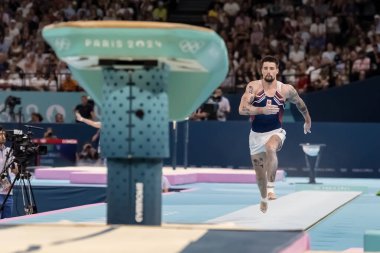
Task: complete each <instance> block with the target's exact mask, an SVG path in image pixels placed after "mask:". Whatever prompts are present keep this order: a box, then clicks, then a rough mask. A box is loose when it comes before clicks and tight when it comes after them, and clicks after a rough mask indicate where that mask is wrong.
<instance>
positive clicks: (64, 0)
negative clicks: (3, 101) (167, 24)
mask: <svg viewBox="0 0 380 253" xmlns="http://www.w3.org/2000/svg"><path fill="white" fill-rule="evenodd" d="M0 2H1V4H0V88H2V89H5V90H34V91H81V90H82V89H81V87H80V84H78V82H77V81H76V80H74V79H73V78H71V74H70V71H69V70H68V68H67V65H66V64H65V63H64V62H62V61H59V60H58V59H57V57H56V56H55V54H54V52H53V51H52V50H51V48H50V47H49V46H48V45H47V44H46V43H45V42H44V40H43V38H42V34H41V32H42V29H43V27H45V26H46V25H48V24H51V23H56V22H66V21H77V20H144V21H167V18H168V8H169V7H170V6H171V1H156V0H130V1H128V0H74V1H73V0H71V1H69V0H34V1H29V0H1V1H0Z"/></svg>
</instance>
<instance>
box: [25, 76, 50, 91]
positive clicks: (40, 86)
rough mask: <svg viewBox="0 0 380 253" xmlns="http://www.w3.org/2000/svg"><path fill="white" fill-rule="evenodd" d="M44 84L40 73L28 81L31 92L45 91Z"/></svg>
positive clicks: (44, 80)
mask: <svg viewBox="0 0 380 253" xmlns="http://www.w3.org/2000/svg"><path fill="white" fill-rule="evenodd" d="M46 82H47V80H46V79H45V78H43V77H42V74H41V72H37V73H36V75H35V76H34V77H32V78H31V79H30V83H29V86H30V89H31V90H37V91H43V90H46Z"/></svg>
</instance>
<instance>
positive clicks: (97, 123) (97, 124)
mask: <svg viewBox="0 0 380 253" xmlns="http://www.w3.org/2000/svg"><path fill="white" fill-rule="evenodd" d="M75 116H76V118H77V120H78V121H80V122H83V123H85V124H87V125H90V126H92V127H95V128H101V127H102V123H101V122H100V121H93V120H90V119H86V118H83V117H82V115H80V113H79V112H75Z"/></svg>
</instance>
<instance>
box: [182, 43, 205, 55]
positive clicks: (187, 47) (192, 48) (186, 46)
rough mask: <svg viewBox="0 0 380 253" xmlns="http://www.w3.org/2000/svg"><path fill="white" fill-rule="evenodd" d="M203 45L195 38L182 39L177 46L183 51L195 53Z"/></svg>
mask: <svg viewBox="0 0 380 253" xmlns="http://www.w3.org/2000/svg"><path fill="white" fill-rule="evenodd" d="M202 46H203V43H202V42H200V41H196V40H182V41H180V42H179V48H180V49H181V51H182V52H184V53H191V54H195V53H197V52H198V51H199V50H200V49H201V48H202Z"/></svg>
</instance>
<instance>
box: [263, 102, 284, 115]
mask: <svg viewBox="0 0 380 253" xmlns="http://www.w3.org/2000/svg"><path fill="white" fill-rule="evenodd" d="M279 111H280V108H279V107H278V106H277V105H270V104H267V105H266V106H265V107H262V114H265V115H270V114H277V113H278V112H279Z"/></svg>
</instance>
